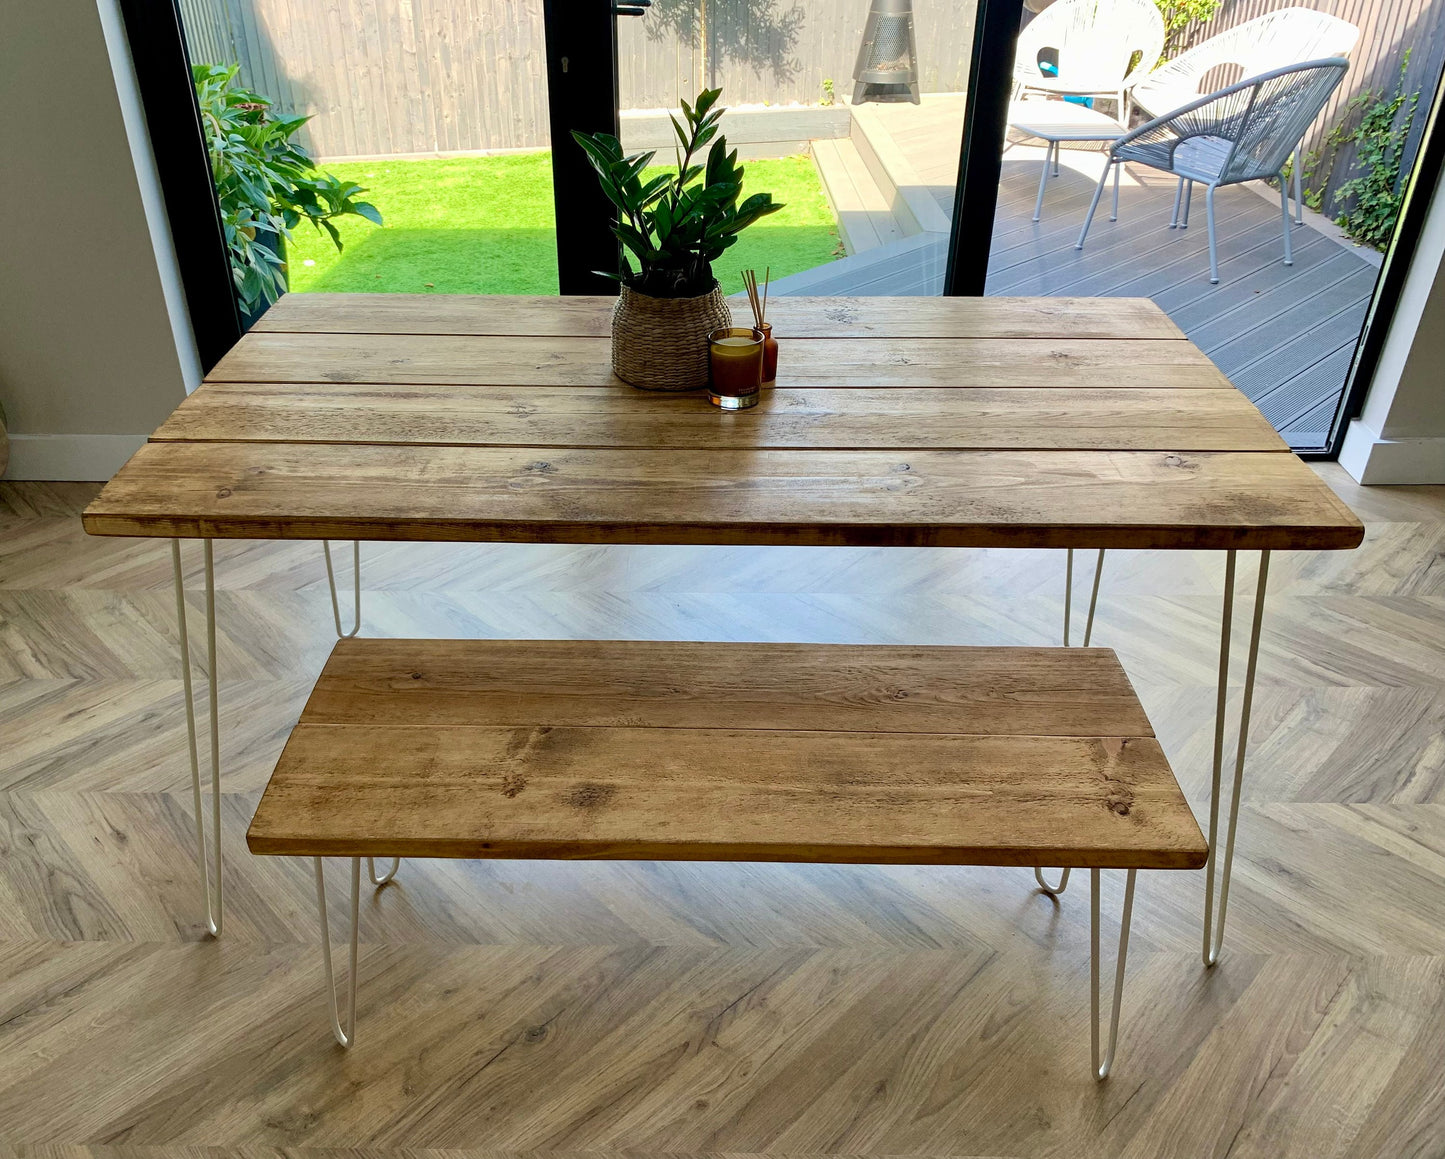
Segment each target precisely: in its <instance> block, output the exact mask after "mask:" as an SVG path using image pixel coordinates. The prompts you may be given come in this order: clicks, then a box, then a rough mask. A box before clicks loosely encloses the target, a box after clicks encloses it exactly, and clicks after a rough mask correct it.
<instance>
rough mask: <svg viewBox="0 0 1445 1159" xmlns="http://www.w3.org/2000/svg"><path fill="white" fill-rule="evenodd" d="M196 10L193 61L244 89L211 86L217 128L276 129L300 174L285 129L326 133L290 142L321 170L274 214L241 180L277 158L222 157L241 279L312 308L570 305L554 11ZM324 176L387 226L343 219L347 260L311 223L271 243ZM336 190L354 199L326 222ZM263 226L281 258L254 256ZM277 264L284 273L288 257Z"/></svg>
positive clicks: (531, 6)
mask: <svg viewBox="0 0 1445 1159" xmlns="http://www.w3.org/2000/svg"><path fill="white" fill-rule="evenodd" d="M180 8H181V12H182V18H183V21H184V25H185V29H186V36H187V41H188V47H189V51H190V55H191V59H192V61H193V62H194V63H195V64H197V65H216V66H223V67H225V68H226V69H227V70H230V69H234V70H235V74H234V77H233V78H232V79H231V80H230V82H229V84H228V85H224V86H223V85H222V83H221V82H222V81H223V80H224V77H225V76H226V75H227V74H220V76H217V77H215V78H214V79H213V80H212V81H211V86H210V89H209V90H208V94H207V95H208V97H209V99H208V101H207V103H208V104H209V105H210V106H211V108H212V111H213V112H214V113H215V114H216V116H217V117H218V118H223V117H230V118H239V119H249V120H252V121H255V120H258V119H259V120H261V121H263V122H264V123H265V124H267V125H269V126H271V127H272V133H271V140H272V141H273V142H274V144H273V145H272V147H271V149H270V154H271V160H272V162H273V164H274V163H278V162H280V163H281V164H283V165H284V158H283V157H281V156H280V150H281V149H283V148H284V145H285V142H286V140H287V139H288V137H287V134H286V133H285V131H284V130H285V127H286V125H287V122H286V120H285V118H289V117H305V118H309V119H308V120H306V121H305V123H304V124H303V125H300V126H299V127H297V128H296V129H295V131H294V133H293V134H291V135H290V136H289V141H290V142H291V143H293V144H294V145H296V146H299V147H300V148H301V149H303V150H304V151H305V153H306V154H307V156H309V157H310V158H311V159H313V160H314V161H315V168H314V169H311V168H308V167H304V166H303V169H302V172H303V174H304V175H305V179H304V180H302V181H301V182H299V183H298V182H296V181H294V180H288V179H287V178H286V177H285V176H278V177H277V180H276V181H275V183H274V184H273V195H272V196H271V197H270V199H269V201H270V204H269V206H268V205H267V204H264V203H262V204H256V203H255V197H254V184H253V186H252V194H251V196H247V195H246V194H245V193H244V192H243V191H242V190H241V188H240V183H239V182H236V181H232V180H226V179H225V175H228V174H230V173H231V172H232V171H233V170H234V169H236V168H239V167H250V168H251V169H254V168H255V167H256V166H257V165H258V163H260V162H262V161H263V158H259V157H257V156H255V155H239V156H238V155H234V153H233V151H229V150H228V151H226V153H225V154H224V155H223V156H221V157H220V159H219V165H220V169H221V171H222V173H223V180H222V186H223V191H224V195H223V199H222V200H223V214H225V215H227V216H229V218H230V220H231V221H232V222H233V223H234V224H237V225H239V226H240V227H241V228H240V229H239V234H240V236H239V237H238V238H237V240H236V244H235V247H234V251H233V252H234V258H233V266H239V267H240V268H241V269H242V270H243V272H244V271H245V270H246V269H247V267H248V266H255V267H256V268H257V269H258V270H261V271H262V272H263V273H264V271H266V270H271V269H278V272H279V273H280V284H282V285H287V286H289V289H291V290H293V291H298V292H305V291H346V292H392V293H398V292H399V293H418V294H431V293H436V294H442V293H491V294H547V293H556V292H557V257H556V246H555V230H554V208H553V197H552V167H551V151H550V148H549V145H548V124H547V75H546V67H545V61H544V54H543V47H544V37H543V26H542V5H541V3H540V2H539V0H527V2H526V3H522V4H518V3H515V2H513V3H506V4H502V3H497V4H495V5H493V4H491V3H487V2H482V3H473V4H455V3H437V2H431V0H358V2H357V3H353V4H352V5H350V10H349V14H346V13H338V10H337V8H336V5H334V4H324V3H321V2H320V0H181V3H180ZM494 8H495V11H494V10H493V9H494ZM222 87H224V89H225V91H224V92H221V91H219V90H221V88H222ZM240 90H246V91H247V92H249V93H254V94H255V96H256V98H257V101H256V102H252V101H250V100H249V98H247V97H244V96H243V97H242V101H241V105H240V107H239V108H238V107H236V106H237V96H236V94H237V93H238V92H239V91H240ZM227 94H229V96H228V95H227ZM261 101H265V102H268V103H269V107H261V105H260V103H259V102H261ZM213 123H215V121H214V120H213ZM325 175H329V176H331V177H334V178H336V179H337V181H338V182H339V183H341V186H340V191H342V192H344V191H345V190H346V189H348V188H349V187H352V186H358V187H361V189H362V190H364V192H356V193H353V194H352V200H353V201H364V202H366V203H367V204H369V205H372V206H374V207H375V212H376V215H377V216H379V217H380V218H381V222H382V224H380V225H378V224H376V223H374V222H373V221H371V220H368V218H367V217H366V216H363V215H361V214H357V213H342V214H340V215H338V216H335V217H331V218H330V219H329V224H330V225H332V226H334V228H335V229H336V232H337V234H338V236H339V239H340V241H341V243H342V246H343V247H344V248H338V247H337V245H336V244H335V242H334V241H333V239H332V238H331V236H330V235H329V232H328V231H327V230H326V228H325V226H322V227H320V228H318V227H317V226H316V225H315V224H313V223H312V222H310V221H308V220H305V219H304V218H303V219H302V220H300V221H299V222H297V223H295V224H294V225H293V226H292V228H291V230H290V234H291V236H290V238H289V239H287V240H284V242H283V244H282V245H281V246H280V247H277V246H276V245H275V243H274V241H273V240H272V239H274V234H273V233H272V232H270V231H269V230H267V229H266V228H265V227H266V226H268V225H271V226H274V225H277V224H280V225H282V226H284V224H285V222H284V221H283V220H281V219H280V217H279V216H278V215H280V214H283V213H284V210H285V206H286V205H287V204H288V202H289V203H290V204H292V205H293V206H298V205H304V203H305V201H306V199H307V197H308V193H307V185H308V182H309V181H312V180H314V179H316V178H321V177H324V176H325ZM298 184H299V185H300V189H299V190H298V189H297V185H298ZM328 190H329V191H331V192H333V193H334V192H337V191H338V190H337V187H336V186H323V187H322V189H321V190H320V192H321V202H320V204H321V205H322V206H323V207H324V211H326V212H329V210H330V209H332V208H334V207H333V206H329V205H327V203H326V201H325V196H326V193H327V191H328ZM365 212H366V211H363V213H365ZM252 222H258V223H259V224H260V225H261V226H262V229H261V232H260V235H259V243H260V249H261V250H262V251H265V252H261V253H256V252H254V251H253V247H254V246H256V244H257V243H256V242H254V241H253V240H252V239H251V237H250V236H248V235H249V234H250V233H254V232H255V231H254V229H253V228H252V226H251V224H250V223H252ZM278 248H280V249H281V250H282V251H283V252H284V258H285V265H284V268H279V267H278V266H277V264H276V263H277V262H278V260H279V259H278V258H276V257H275V256H272V254H273V253H274V251H275V250H276V249H278ZM265 283H266V278H265V277H264V276H262V277H257V276H256V275H254V274H247V275H246V276H245V277H243V279H242V298H243V305H246V306H252V307H256V306H257V305H258V304H259V303H260V302H261V301H262V300H263V299H264V298H265V296H266V295H267V293H269V292H270V291H271V290H273V289H274V288H275V286H267V285H266V284H265Z"/></svg>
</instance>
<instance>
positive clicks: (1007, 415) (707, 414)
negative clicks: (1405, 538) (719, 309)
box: [151, 382, 1288, 452]
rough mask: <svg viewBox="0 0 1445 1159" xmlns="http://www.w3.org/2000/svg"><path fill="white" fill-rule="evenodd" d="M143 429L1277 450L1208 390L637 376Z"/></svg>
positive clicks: (283, 387) (531, 440)
mask: <svg viewBox="0 0 1445 1159" xmlns="http://www.w3.org/2000/svg"><path fill="white" fill-rule="evenodd" d="M151 438H152V439H153V440H159V441H175V440H211V441H240V442H291V443H304V442H317V443H395V444H409V443H410V444H439V445H440V444H455V445H469V446H489V445H490V446H532V447H543V446H546V447H639V448H641V447H689V448H696V449H706V448H728V447H730V448H739V449H741V448H747V447H775V448H784V447H797V448H803V447H809V448H824V447H832V448H883V447H891V448H902V447H908V448H914V447H918V448H923V447H935V448H959V449H964V448H1018V449H1027V448H1049V449H1077V450H1177V451H1281V452H1283V451H1287V450H1288V447H1287V445H1286V444H1285V441H1284V440H1283V439H1282V438H1280V436H1279V434H1278V433H1277V432H1276V431H1275V429H1274V428H1273V427H1272V426H1270V424H1269V423H1268V422H1267V421H1266V420H1265V418H1264V417H1263V416H1262V415H1261V414H1260V413H1259V411H1258V410H1257V409H1256V408H1255V406H1254V405H1253V404H1252V403H1251V402H1250V401H1249V400H1248V399H1246V398H1245V397H1244V396H1243V395H1242V394H1240V393H1239V391H1237V390H1235V389H1234V388H1233V387H1221V388H1219V389H1216V390H1150V389H1146V388H1138V389H1133V390H1118V389H1113V388H1108V389H1101V390H1079V391H1058V390H1034V389H1030V388H1026V387H1019V388H1014V389H1008V390H986V389H978V390H958V389H951V388H939V389H929V388H924V389H909V388H902V387H898V388H888V389H882V390H867V389H864V388H850V389H844V390H832V389H827V388H819V389H807V390H798V389H787V388H778V389H776V390H767V391H764V392H763V396H762V401H761V402H760V403H759V405H758V406H757V407H755V408H754V409H752V410H750V411H748V412H747V413H746V414H731V413H726V412H721V411H719V410H718V409H717V408H716V407H713V406H710V405H709V404H708V401H707V399H706V398H705V397H703V396H702V395H701V394H697V393H689V394H681V395H662V394H650V393H647V394H644V393H643V392H641V391H636V390H633V389H632V388H631V387H625V386H619V387H615V388H613V389H610V390H609V389H596V390H578V389H576V388H574V387H544V386H528V387H506V386H450V385H440V386H432V385H412V384H400V385H382V384H376V383H356V384H352V383H328V382H321V383H228V382H209V383H206V384H205V385H203V386H202V387H201V388H200V389H199V390H197V391H195V392H194V393H193V394H191V395H190V396H189V397H188V398H187V399H186V400H185V401H184V402H182V403H181V405H180V406H179V407H178V408H177V409H176V411H175V412H174V413H173V414H172V415H171V416H170V418H168V419H167V420H166V422H165V423H164V424H163V425H162V426H161V428H160V429H159V430H158V431H156V433H155V434H154V435H152V436H151Z"/></svg>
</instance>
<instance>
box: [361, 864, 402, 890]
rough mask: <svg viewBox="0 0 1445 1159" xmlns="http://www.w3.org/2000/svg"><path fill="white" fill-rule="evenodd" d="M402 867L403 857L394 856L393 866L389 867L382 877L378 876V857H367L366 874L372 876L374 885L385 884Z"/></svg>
mask: <svg viewBox="0 0 1445 1159" xmlns="http://www.w3.org/2000/svg"><path fill="white" fill-rule="evenodd" d="M400 868H401V858H400V857H393V858H392V859H391V868H390V869H388V870H387V871H386V872H385V873H383V874H382V875H381V876H380V877H378V876H377V875H376V859H375V858H373V857H368V858H367V859H366V876H367V877H369V878H371V884H372V885H385V884H386V883H387V882H388V881H390V880H391V879H392V878H393V877H395V876H396V871H397V870H398V869H400Z"/></svg>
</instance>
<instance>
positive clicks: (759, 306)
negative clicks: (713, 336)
mask: <svg viewBox="0 0 1445 1159" xmlns="http://www.w3.org/2000/svg"><path fill="white" fill-rule="evenodd" d="M772 273H773V267H772V266H768V267H767V268H766V269H765V270H764V271H763V291H762V294H761V295H759V294H758V275H757V271H756V270H744V271H743V285H744V287H746V289H747V291H748V303H749V305H751V306H752V308H753V329H755V330H757V331H758V332H759V333H760V334H762V336H763V385H764V386H772V385H773V383H774V382H776V381H777V377H778V340H777V339H776V338H774V337H773V324H772V323H771V322H769V321H768V320H767V314H768V283H769V281H771V280H772Z"/></svg>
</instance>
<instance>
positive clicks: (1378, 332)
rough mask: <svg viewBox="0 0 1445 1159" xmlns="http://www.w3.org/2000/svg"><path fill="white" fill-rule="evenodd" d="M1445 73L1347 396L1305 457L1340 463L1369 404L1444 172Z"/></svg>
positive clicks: (1357, 348)
mask: <svg viewBox="0 0 1445 1159" xmlns="http://www.w3.org/2000/svg"><path fill="white" fill-rule="evenodd" d="M1442 103H1445V73H1442V74H1441V76H1440V77H1439V78H1438V80H1437V81H1436V86H1435V95H1434V98H1433V99H1432V100H1431V102H1430V112H1429V116H1428V117H1427V119H1426V121H1425V131H1424V133H1422V134H1421V137H1420V147H1419V149H1418V150H1417V151H1416V153H1415V164H1414V166H1413V167H1412V168H1411V170H1410V178H1409V180H1408V181H1407V182H1406V184H1405V196H1404V198H1403V199H1402V202H1401V205H1400V217H1399V220H1398V221H1397V222H1396V223H1395V233H1394V235H1393V236H1392V237H1391V238H1390V244H1389V246H1388V247H1387V248H1386V250H1385V260H1384V261H1383V262H1382V263H1381V265H1380V275H1379V277H1377V278H1376V279H1375V292H1374V294H1373V295H1372V296H1371V298H1370V305H1369V308H1368V309H1367V310H1366V311H1365V324H1364V327H1363V328H1362V330H1361V334H1360V340H1359V342H1358V343H1357V344H1356V346H1355V357H1354V358H1353V359H1352V360H1351V362H1350V370H1349V373H1348V374H1347V375H1346V377H1345V389H1344V393H1343V394H1342V395H1341V396H1340V405H1339V408H1338V409H1337V410H1336V411H1335V418H1334V423H1333V425H1332V426H1331V427H1330V436H1329V442H1328V443H1327V445H1326V446H1325V448H1324V449H1323V450H1320V451H1302V452H1299V455H1300V458H1302V459H1328V460H1333V459H1338V458H1339V457H1340V448H1341V447H1342V446H1343V445H1344V441H1345V432H1346V430H1347V429H1348V428H1349V425H1350V420H1351V419H1353V418H1355V417H1356V416H1357V415H1358V414H1359V413H1360V410H1361V408H1362V407H1363V406H1364V405H1365V395H1366V393H1368V391H1369V389H1370V383H1371V382H1372V381H1373V379H1374V377H1375V371H1376V370H1377V369H1378V368H1379V365H1380V353H1381V352H1382V351H1383V350H1384V348H1385V335H1386V334H1387V333H1388V332H1389V329H1390V323H1391V322H1392V321H1393V320H1394V317H1395V311H1396V308H1397V307H1398V306H1399V304H1400V294H1401V292H1402V291H1403V290H1404V288H1405V277H1406V275H1407V274H1408V273H1409V270H1410V261H1411V259H1412V258H1413V257H1414V256H1415V250H1416V249H1417V248H1418V246H1419V244H1420V235H1421V234H1422V233H1423V232H1424V229H1425V217H1426V215H1427V214H1428V213H1429V212H1430V199H1431V196H1432V194H1434V192H1435V189H1436V187H1437V186H1438V185H1439V183H1440V178H1441V175H1442V174H1445V109H1442Z"/></svg>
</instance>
